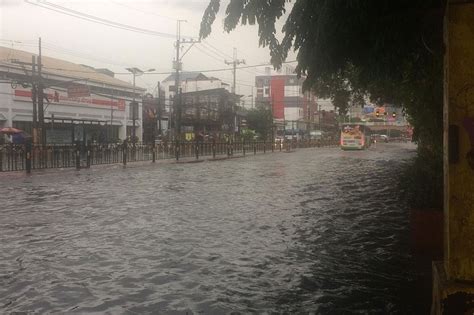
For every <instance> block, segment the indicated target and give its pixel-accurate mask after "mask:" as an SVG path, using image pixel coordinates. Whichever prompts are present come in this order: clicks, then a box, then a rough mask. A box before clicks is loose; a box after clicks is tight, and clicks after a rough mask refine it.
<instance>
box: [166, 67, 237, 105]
mask: <svg viewBox="0 0 474 315" xmlns="http://www.w3.org/2000/svg"><path fill="white" fill-rule="evenodd" d="M175 81H176V73H173V74H171V75H169V76H168V77H167V78H166V79H164V80H163V82H162V83H161V86H162V87H163V90H164V93H165V99H166V104H167V105H168V106H169V105H170V104H172V103H171V101H172V100H173V98H174V95H175V93H176V88H175V84H176V82H175ZM179 87H180V88H181V92H182V93H186V92H196V91H203V90H213V89H220V88H225V89H226V90H228V91H229V84H227V83H224V82H222V81H221V80H220V79H218V78H215V77H208V76H206V75H204V74H202V73H200V72H185V71H184V72H180V73H179Z"/></svg>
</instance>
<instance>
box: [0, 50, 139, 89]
mask: <svg viewBox="0 0 474 315" xmlns="http://www.w3.org/2000/svg"><path fill="white" fill-rule="evenodd" d="M33 55H35V56H37V55H36V54H32V53H30V52H26V51H23V50H18V49H12V48H8V47H2V46H0V65H2V66H6V67H12V68H18V67H19V65H18V64H15V63H13V62H12V60H18V61H20V62H25V63H31V57H32V56H33ZM42 64H43V69H42V70H43V73H44V74H51V75H58V76H63V77H67V78H72V79H83V80H88V81H91V82H94V83H100V84H107V85H112V86H115V87H123V88H127V89H133V85H132V84H130V83H128V82H124V81H122V80H119V79H116V78H114V77H111V76H108V75H106V74H104V73H100V72H97V71H96V70H94V68H91V67H87V66H83V65H79V64H75V63H72V62H69V61H65V60H61V59H56V58H51V57H47V56H45V55H44V54H43V55H42ZM26 68H27V69H28V70H30V71H31V67H28V66H26ZM136 89H137V90H143V91H145V90H146V89H145V88H142V87H138V86H137V87H136Z"/></svg>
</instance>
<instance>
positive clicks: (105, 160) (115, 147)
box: [0, 140, 337, 172]
mask: <svg viewBox="0 0 474 315" xmlns="http://www.w3.org/2000/svg"><path fill="white" fill-rule="evenodd" d="M331 145H337V141H331V140H300V141H296V140H293V141H292V140H287V141H277V142H267V141H239V142H232V141H227V142H223V141H213V142H199V141H198V142H163V143H160V144H155V145H149V144H141V143H139V144H131V143H127V142H123V143H121V144H91V145H87V146H84V145H80V144H78V145H31V144H5V145H0V172H11V171H27V172H31V170H39V169H53V168H77V169H80V168H89V167H91V166H93V165H102V164H118V163H122V164H124V165H126V164H127V163H132V162H145V161H151V162H155V161H156V160H165V159H176V160H179V159H183V158H185V159H189V158H194V159H202V158H203V157H212V158H222V157H235V156H246V155H251V154H253V155H255V154H257V153H267V152H277V151H278V152H280V151H290V150H293V149H298V148H309V147H323V146H331Z"/></svg>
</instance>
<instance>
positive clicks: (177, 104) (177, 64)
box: [173, 20, 200, 140]
mask: <svg viewBox="0 0 474 315" xmlns="http://www.w3.org/2000/svg"><path fill="white" fill-rule="evenodd" d="M181 22H187V21H186V20H176V57H175V61H174V64H173V67H174V69H175V70H176V72H175V81H174V87H175V95H174V99H173V107H174V109H173V110H174V111H175V112H176V114H175V129H176V134H175V139H176V140H179V139H180V137H181V88H180V78H179V72H180V71H181V70H182V67H183V64H182V62H181V59H183V57H184V55H186V53H187V52H188V51H189V50H190V49H191V47H192V46H193V45H194V44H195V43H199V42H200V41H195V40H193V39H188V40H186V39H181ZM181 44H191V46H190V47H188V49H187V50H186V51H185V52H184V53H183V54H182V55H181V54H180V48H181Z"/></svg>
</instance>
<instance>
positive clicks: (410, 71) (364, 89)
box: [200, 0, 445, 147]
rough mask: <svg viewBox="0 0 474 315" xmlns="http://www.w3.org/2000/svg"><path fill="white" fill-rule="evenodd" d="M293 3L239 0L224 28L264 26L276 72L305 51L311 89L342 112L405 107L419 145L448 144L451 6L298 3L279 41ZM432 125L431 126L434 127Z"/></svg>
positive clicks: (436, 0) (206, 28)
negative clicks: (446, 39) (367, 102)
mask: <svg viewBox="0 0 474 315" xmlns="http://www.w3.org/2000/svg"><path fill="white" fill-rule="evenodd" d="M289 2H291V1H289V0H267V1H261V0H231V1H230V3H229V5H228V6H227V9H226V12H225V14H226V17H225V20H224V29H225V30H226V31H227V32H230V31H232V30H233V29H235V28H236V27H237V25H238V24H239V23H240V24H258V26H259V28H258V35H259V39H260V41H259V43H260V45H261V46H268V47H269V50H270V56H271V62H272V63H273V65H274V66H275V67H276V68H279V67H281V64H282V62H283V61H284V60H285V59H286V57H287V56H288V52H289V51H290V49H294V50H295V51H297V61H298V65H297V67H296V72H297V74H298V75H304V76H305V77H306V80H305V82H304V88H305V89H306V90H309V89H312V90H314V91H315V92H316V94H317V95H319V96H320V97H329V98H331V99H332V101H333V103H334V105H335V106H336V107H337V108H338V110H339V113H340V114H345V113H346V112H347V107H348V106H349V104H350V103H352V102H353V103H356V104H359V103H361V102H363V98H364V96H370V98H371V99H372V100H373V101H375V102H377V103H384V102H388V103H392V104H398V105H401V106H404V107H405V108H406V110H407V113H408V114H409V115H410V117H413V123H414V124H415V127H416V129H417V130H418V135H417V136H418V139H419V140H421V141H424V142H431V143H430V145H436V146H437V147H440V146H441V139H442V52H443V48H442V47H443V45H442V25H443V10H444V5H445V4H444V3H445V1H443V0H398V1H397V0H378V1H367V0H331V1H327V0H295V1H294V2H293V7H292V8H291V11H290V12H289V14H288V16H287V18H286V21H285V23H284V26H283V28H282V33H283V38H282V40H281V41H280V40H278V38H277V32H276V28H275V23H276V21H277V20H278V19H279V18H281V17H283V15H284V14H285V13H286V9H287V6H288V3H289ZM219 9H220V0H210V3H209V6H208V7H207V9H206V11H205V12H204V16H203V19H202V22H201V31H200V36H201V37H202V38H205V37H206V36H208V35H209V34H210V32H211V29H212V28H211V27H212V24H213V22H214V20H215V18H216V14H217V13H218V11H219ZM427 120H429V122H428V121H427Z"/></svg>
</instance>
